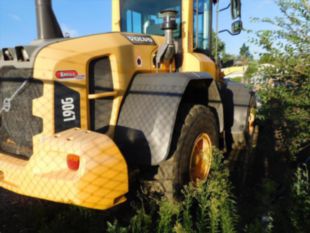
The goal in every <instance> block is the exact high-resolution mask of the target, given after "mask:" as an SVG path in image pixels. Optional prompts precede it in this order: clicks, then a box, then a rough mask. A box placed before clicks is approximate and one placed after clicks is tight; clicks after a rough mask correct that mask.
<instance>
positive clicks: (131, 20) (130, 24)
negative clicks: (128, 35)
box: [126, 10, 142, 33]
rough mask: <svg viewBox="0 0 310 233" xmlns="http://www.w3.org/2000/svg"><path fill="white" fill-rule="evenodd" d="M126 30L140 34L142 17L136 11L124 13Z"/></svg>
mask: <svg viewBox="0 0 310 233" xmlns="http://www.w3.org/2000/svg"><path fill="white" fill-rule="evenodd" d="M126 19H127V20H126V22H127V25H126V26H127V30H128V31H130V32H133V33H142V28H141V24H142V16H141V13H139V12H137V11H132V10H127V12H126Z"/></svg>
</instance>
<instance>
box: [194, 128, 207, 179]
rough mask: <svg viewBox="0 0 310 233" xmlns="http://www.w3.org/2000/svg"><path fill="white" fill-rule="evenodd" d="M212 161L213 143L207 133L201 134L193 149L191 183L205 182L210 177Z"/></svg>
mask: <svg viewBox="0 0 310 233" xmlns="http://www.w3.org/2000/svg"><path fill="white" fill-rule="evenodd" d="M211 160H212V143H211V140H210V137H209V136H208V135H207V134H206V133H202V134H200V135H199V136H198V137H197V138H196V140H195V142H194V146H193V149H192V154H191V161H190V181H192V182H195V183H196V182H198V181H205V180H206V179H207V177H208V174H209V171H210V168H211Z"/></svg>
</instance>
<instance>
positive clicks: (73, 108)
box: [54, 82, 81, 133]
mask: <svg viewBox="0 0 310 233" xmlns="http://www.w3.org/2000/svg"><path fill="white" fill-rule="evenodd" d="M54 102H55V106H54V108H55V110H54V112H55V133H58V132H61V131H64V130H66V129H71V128H75V127H81V119H80V118H81V117H80V95H79V93H78V92H76V91H74V90H72V89H70V88H68V87H66V86H65V85H63V84H61V83H58V82H55V101H54Z"/></svg>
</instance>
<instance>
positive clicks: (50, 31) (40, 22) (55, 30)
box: [35, 0, 64, 40]
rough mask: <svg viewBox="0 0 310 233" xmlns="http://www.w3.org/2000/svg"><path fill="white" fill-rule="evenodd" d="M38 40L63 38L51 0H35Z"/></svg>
mask: <svg viewBox="0 0 310 233" xmlns="http://www.w3.org/2000/svg"><path fill="white" fill-rule="evenodd" d="M35 1H36V12H37V33H38V40H48V39H54V38H63V37H64V36H63V34H62V31H61V29H60V26H59V24H58V22H57V19H56V16H55V14H54V12H53V9H52V3H51V0H35Z"/></svg>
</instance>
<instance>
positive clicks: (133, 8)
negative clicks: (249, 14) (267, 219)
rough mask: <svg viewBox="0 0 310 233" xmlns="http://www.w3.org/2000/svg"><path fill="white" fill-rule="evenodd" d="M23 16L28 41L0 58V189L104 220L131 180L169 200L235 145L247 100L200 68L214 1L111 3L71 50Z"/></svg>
mask: <svg viewBox="0 0 310 233" xmlns="http://www.w3.org/2000/svg"><path fill="white" fill-rule="evenodd" d="M35 4H36V13H37V27H38V39H37V40H36V41H34V42H33V43H31V44H30V45H26V46H16V47H14V48H2V49H1V52H0V186H1V187H3V188H5V189H7V190H11V191H13V192H16V193H19V194H21V195H26V196H31V197H35V198H41V199H46V200H50V201H54V202H60V203H67V204H73V205H77V206H83V207H87V208H93V209H100V210H105V209H108V208H111V207H113V206H115V205H117V204H120V203H122V202H124V201H125V200H126V194H127V193H128V189H129V180H130V174H131V173H132V171H136V170H140V171H144V172H145V173H148V174H151V177H150V178H149V180H151V181H152V182H153V183H154V184H157V186H158V187H157V188H158V189H159V190H161V191H162V192H164V193H165V194H169V193H170V194H175V193H177V192H178V190H179V189H180V188H181V187H182V185H184V184H186V183H188V182H190V181H192V182H196V181H197V180H206V179H207V176H208V173H209V170H210V166H211V164H212V147H213V146H216V147H218V148H220V149H222V150H226V151H229V150H232V149H233V148H237V147H241V146H244V145H245V144H246V138H247V135H248V134H249V129H250V127H251V124H252V122H251V121H249V119H252V118H250V117H249V116H250V109H251V102H253V101H252V99H253V97H252V96H251V93H250V91H249V90H248V89H246V88H245V87H244V86H242V85H241V84H237V83H233V82H230V81H225V80H224V79H223V78H221V76H220V70H219V68H218V67H217V65H216V62H214V61H213V59H212V58H211V32H212V11H213V8H214V5H215V4H218V3H217V1H214V0H213V1H211V0H165V1H161V0H113V1H112V8H113V9H112V11H113V18H112V29H113V32H112V33H105V34H95V35H89V36H83V37H78V38H65V37H64V36H63V34H62V31H61V29H60V27H59V24H58V22H57V19H56V17H55V15H54V13H53V10H52V5H51V0H36V1H35ZM230 5H231V9H232V16H233V19H234V21H235V22H234V23H233V28H232V31H233V32H232V33H233V34H237V33H240V30H241V20H240V14H241V13H240V0H239V1H238V0H232V1H231V4H230ZM230 33H231V32H230ZM142 173H143V172H141V174H142ZM154 186H156V185H154Z"/></svg>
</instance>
